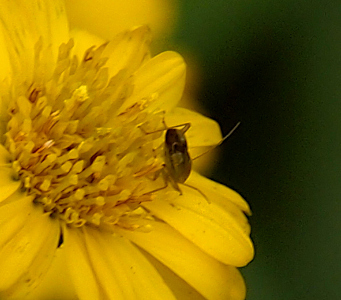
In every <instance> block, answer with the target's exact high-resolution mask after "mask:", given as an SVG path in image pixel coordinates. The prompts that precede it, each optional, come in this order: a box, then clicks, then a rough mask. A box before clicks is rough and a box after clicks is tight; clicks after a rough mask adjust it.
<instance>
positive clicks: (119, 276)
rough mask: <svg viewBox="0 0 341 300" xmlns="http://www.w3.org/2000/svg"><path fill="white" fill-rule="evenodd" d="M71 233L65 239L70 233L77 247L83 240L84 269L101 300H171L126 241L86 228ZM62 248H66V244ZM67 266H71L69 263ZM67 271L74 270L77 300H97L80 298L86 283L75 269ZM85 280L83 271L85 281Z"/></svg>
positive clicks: (158, 278)
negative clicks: (95, 284)
mask: <svg viewBox="0 0 341 300" xmlns="http://www.w3.org/2000/svg"><path fill="white" fill-rule="evenodd" d="M75 231H76V230H71V229H69V230H68V235H70V232H71V234H72V235H73V236H77V238H76V239H78V244H80V243H81V241H80V240H81V239H84V241H83V242H84V245H85V246H84V245H82V246H81V248H83V247H84V249H83V250H82V252H84V251H86V252H87V253H86V257H87V267H86V268H89V271H90V269H91V272H93V273H92V275H91V276H90V277H91V278H93V279H94V280H93V281H92V282H91V284H93V283H94V282H95V281H96V282H97V284H98V286H99V289H100V291H99V292H100V293H101V294H102V298H103V297H104V298H105V299H117V300H119V299H122V300H125V299H148V300H149V299H155V300H158V299H175V298H174V296H173V295H172V293H171V292H170V290H169V289H168V287H167V286H166V285H165V283H164V282H163V281H162V278H161V277H160V275H159V274H158V273H157V272H156V270H155V269H154V268H153V266H152V265H151V264H150V263H149V262H148V260H147V259H146V258H145V257H144V256H143V255H142V254H141V253H140V251H139V250H138V249H136V247H135V246H133V245H132V244H131V243H130V242H129V241H128V240H126V239H125V238H122V237H119V236H114V235H112V234H110V233H106V232H100V231H98V230H94V229H91V228H89V227H84V228H83V230H82V231H80V230H79V232H78V233H76V232H75ZM69 242H71V241H69ZM72 242H74V240H73V241H72ZM83 242H82V244H83ZM65 247H69V245H68V241H67V240H66V241H65ZM70 263H72V261H71V260H70ZM83 263H85V262H83ZM83 263H82V264H83ZM83 268H84V266H83V267H81V269H82V270H83ZM71 269H74V270H75V272H74V274H73V277H77V278H74V279H75V280H76V281H75V284H76V289H77V290H78V291H79V293H78V295H79V296H80V298H81V299H98V298H96V297H93V296H91V297H90V296H86V295H83V293H84V291H83V290H86V289H87V287H86V286H84V285H87V284H88V282H84V273H83V272H82V271H80V269H79V265H78V264H77V265H76V266H71ZM88 276H89V274H88V271H87V273H86V277H88ZM90 292H91V293H92V291H90ZM104 295H105V296H104ZM83 297H85V298H83ZM102 298H99V299H102Z"/></svg>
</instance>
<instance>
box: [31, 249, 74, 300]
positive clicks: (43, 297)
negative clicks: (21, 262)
mask: <svg viewBox="0 0 341 300" xmlns="http://www.w3.org/2000/svg"><path fill="white" fill-rule="evenodd" d="M66 266H67V262H66V257H65V251H64V247H63V246H61V247H59V248H58V249H57V250H56V253H55V256H54V259H53V262H52V264H51V267H50V269H49V270H48V272H47V274H46V276H44V279H43V280H42V282H41V283H40V284H39V286H38V287H37V288H36V289H35V290H34V291H32V292H31V293H30V294H29V295H28V297H26V298H25V300H61V299H62V300H71V299H72V300H74V299H78V298H77V295H76V291H75V290H74V286H73V285H72V279H71V276H70V274H69V272H68V268H67V267H66Z"/></svg>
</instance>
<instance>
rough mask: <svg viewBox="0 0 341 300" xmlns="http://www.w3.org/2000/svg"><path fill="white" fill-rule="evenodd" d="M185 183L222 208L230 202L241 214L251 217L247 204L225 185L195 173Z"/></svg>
mask: <svg viewBox="0 0 341 300" xmlns="http://www.w3.org/2000/svg"><path fill="white" fill-rule="evenodd" d="M186 183H188V184H189V185H192V186H195V187H197V188H199V189H200V190H201V191H202V192H203V193H204V194H205V195H206V196H207V197H208V198H209V199H214V201H215V203H217V204H219V205H220V206H222V207H225V205H226V204H228V203H229V202H232V203H234V204H235V205H237V206H238V207H239V208H240V209H241V210H242V211H243V212H245V213H246V214H248V215H251V210H250V207H249V205H248V204H247V202H246V201H245V200H244V199H243V198H242V197H241V196H240V195H239V194H238V193H237V192H235V191H234V190H232V189H230V188H228V187H227V186H225V185H222V184H220V183H218V182H215V181H213V180H210V179H208V178H206V177H204V176H201V175H200V174H198V173H197V172H192V173H191V175H190V177H189V178H188V180H187V182H186Z"/></svg>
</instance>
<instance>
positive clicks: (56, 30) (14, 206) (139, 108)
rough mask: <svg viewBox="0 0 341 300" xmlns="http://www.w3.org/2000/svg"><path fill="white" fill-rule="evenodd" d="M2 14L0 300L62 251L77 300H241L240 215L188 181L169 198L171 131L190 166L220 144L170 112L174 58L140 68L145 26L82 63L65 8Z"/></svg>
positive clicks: (42, 5)
mask: <svg viewBox="0 0 341 300" xmlns="http://www.w3.org/2000/svg"><path fill="white" fill-rule="evenodd" d="M2 4H3V5H2V6H3V9H2V11H1V12H0V19H1V32H2V36H1V38H2V39H3V42H4V43H2V45H6V46H3V47H2V49H1V51H2V52H1V53H2V54H3V55H2V57H1V58H2V60H3V62H4V64H3V65H4V69H3V71H2V78H3V79H4V80H3V81H2V83H1V106H0V117H1V124H2V126H1V129H0V130H1V133H2V139H1V144H0V160H1V165H0V171H1V172H2V177H1V178H2V183H1V196H0V228H1V232H2V235H1V237H0V269H1V270H2V271H3V275H1V276H2V278H1V280H0V296H1V298H8V297H14V298H15V297H17V298H22V297H26V296H27V295H28V294H29V293H31V292H32V290H34V288H37V287H38V286H39V285H40V283H41V281H42V280H43V279H44V276H45V274H46V273H47V272H48V270H49V268H50V266H51V264H52V265H53V264H54V260H55V255H56V253H58V252H61V251H62V252H64V254H65V256H66V262H65V269H67V270H68V272H69V273H70V274H71V278H72V282H73V285H74V287H75V290H76V293H77V295H78V297H79V298H80V299H144V298H148V299H175V297H178V296H179V297H180V294H181V293H183V289H182V288H179V286H180V287H183V286H186V287H188V289H189V290H190V291H192V292H194V291H195V293H199V294H201V295H202V296H204V297H206V298H208V299H242V298H243V297H244V294H245V287H244V283H243V280H242V278H241V277H240V274H239V272H238V270H237V269H236V267H238V266H243V265H245V264H246V263H248V261H250V260H251V259H252V256H253V248H252V243H251V241H250V239H249V225H248V222H247V219H246V217H245V215H244V212H245V213H249V212H250V211H249V208H248V205H247V204H246V202H245V201H244V200H243V199H242V198H241V197H240V196H239V195H238V194H237V193H235V192H233V191H231V190H230V189H228V188H226V187H223V186H221V185H218V184H216V183H214V182H212V181H210V180H208V179H206V178H203V177H201V176H200V175H198V174H196V173H195V172H192V173H191V175H190V177H189V179H188V181H186V183H188V186H182V187H181V191H182V195H179V188H177V185H178V184H177V182H176V180H175V179H174V178H173V177H172V176H171V173H169V172H167V168H168V166H169V162H168V163H167V159H166V158H167V153H166V154H165V148H164V144H165V132H166V131H167V129H168V128H169V127H172V126H176V125H179V124H183V123H191V128H190V129H189V130H188V132H187V133H186V138H187V140H188V143H189V151H190V154H193V151H194V149H198V147H199V148H200V147H205V146H209V145H214V144H216V143H217V142H218V141H219V139H220V138H221V134H220V131H219V127H218V125H217V124H216V123H215V122H214V121H212V120H210V119H207V118H205V117H203V116H201V115H199V114H196V113H193V112H190V111H188V110H185V109H180V108H176V105H177V102H178V101H179V100H180V98H181V95H182V91H183V87H184V81H185V64H184V62H183V59H182V58H181V56H180V55H179V54H177V53H174V52H164V53H161V54H159V55H158V56H156V57H153V58H151V57H150V53H149V42H150V32H149V29H148V28H147V27H144V26H142V27H137V28H135V29H132V30H129V31H126V32H123V33H121V34H119V35H117V36H116V38H115V39H113V40H112V41H110V42H105V43H101V44H98V45H88V48H87V49H86V50H85V51H84V52H83V53H82V54H80V52H81V49H83V48H84V44H88V43H89V42H88V41H86V42H84V41H80V40H79V39H78V36H79V33H78V34H74V35H75V36H74V38H73V37H72V36H73V33H72V32H69V30H68V28H67V21H66V19H65V12H64V7H63V3H61V2H59V1H52V0H51V1H23V2H22V3H20V4H19V3H17V2H16V1H13V2H4V3H2ZM187 171H188V170H187ZM174 182H175V185H174ZM174 186H175V187H176V188H174ZM203 195H205V197H203ZM206 197H207V199H210V200H209V202H210V203H208V202H207V201H206V200H207V199H206ZM142 249H143V250H142ZM166 269H167V270H168V271H162V270H166ZM167 272H168V273H167ZM169 274H176V278H181V279H182V280H183V282H182V281H181V282H182V283H181V284H180V283H178V284H176V285H174V284H173V285H172V282H173V280H172V279H171V275H169ZM180 298H181V297H180Z"/></svg>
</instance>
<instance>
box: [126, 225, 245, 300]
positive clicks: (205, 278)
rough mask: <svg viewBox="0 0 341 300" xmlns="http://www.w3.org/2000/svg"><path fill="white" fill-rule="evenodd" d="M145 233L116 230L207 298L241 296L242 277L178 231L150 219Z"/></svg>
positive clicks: (238, 297) (242, 292)
mask: <svg viewBox="0 0 341 300" xmlns="http://www.w3.org/2000/svg"><path fill="white" fill-rule="evenodd" d="M150 223H151V225H152V230H151V231H150V232H148V233H145V232H138V231H125V230H120V233H121V234H122V235H124V236H126V237H127V238H129V239H130V240H131V241H133V242H134V243H136V244H137V245H138V246H140V247H141V248H143V249H144V250H146V251H147V252H149V253H150V254H151V255H152V256H154V257H155V258H156V259H158V260H159V261H160V262H162V263H163V264H164V265H166V266H167V267H169V268H170V269H171V270H172V271H173V272H174V273H176V274H177V275H178V276H180V277H181V278H182V279H184V280H185V281H186V282H188V284H190V285H191V286H192V287H194V288H195V289H196V290H197V291H199V293H200V294H202V295H203V296H204V297H206V298H207V299H217V300H221V299H227V300H229V299H231V300H232V299H244V298H245V285H244V281H243V279H242V277H241V275H240V274H239V271H238V270H236V268H234V267H231V266H227V265H224V264H222V263H219V262H218V261H217V260H215V259H214V258H212V257H211V256H209V255H207V254H205V253H204V252H203V251H201V250H200V249H199V248H198V247H196V246H195V245H194V244H193V243H191V242H190V241H189V240H187V239H186V238H184V237H183V236H182V235H181V234H180V233H179V232H177V231H176V230H174V229H173V228H171V227H170V226H168V225H167V224H164V223H161V222H150Z"/></svg>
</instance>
